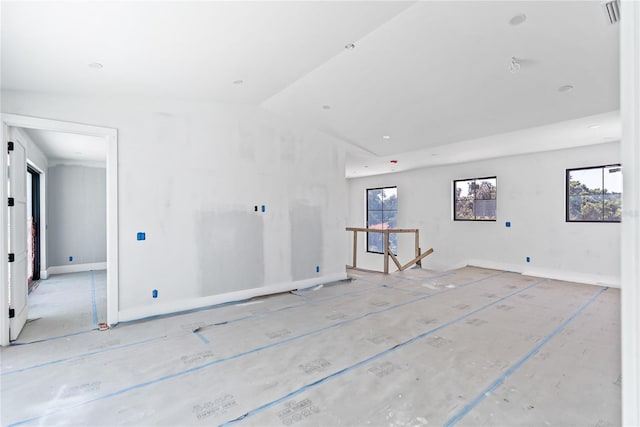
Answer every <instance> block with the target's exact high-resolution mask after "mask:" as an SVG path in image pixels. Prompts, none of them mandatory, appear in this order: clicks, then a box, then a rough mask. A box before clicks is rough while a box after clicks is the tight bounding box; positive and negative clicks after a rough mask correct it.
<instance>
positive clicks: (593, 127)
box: [589, 125, 600, 129]
mask: <svg viewBox="0 0 640 427" xmlns="http://www.w3.org/2000/svg"><path fill="white" fill-rule="evenodd" d="M599 127H600V125H591V126H589V129H598V128H599Z"/></svg>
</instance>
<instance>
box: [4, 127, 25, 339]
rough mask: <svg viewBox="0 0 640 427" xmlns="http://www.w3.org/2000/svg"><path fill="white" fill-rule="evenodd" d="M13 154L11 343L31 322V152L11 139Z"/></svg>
mask: <svg viewBox="0 0 640 427" xmlns="http://www.w3.org/2000/svg"><path fill="white" fill-rule="evenodd" d="M11 141H13V150H11V151H9V159H8V167H9V186H8V187H9V188H8V190H9V198H13V206H10V207H9V208H8V209H9V257H10V259H9V261H10V263H9V313H10V316H12V317H10V319H9V339H11V340H15V339H17V338H18V335H19V334H20V331H22V328H23V326H24V324H25V323H26V321H27V305H28V304H27V293H28V282H27V263H28V262H29V258H28V256H27V150H26V148H25V146H24V144H23V143H21V142H20V140H19V139H17V138H11Z"/></svg>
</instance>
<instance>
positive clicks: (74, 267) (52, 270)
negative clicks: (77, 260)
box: [41, 262, 107, 277]
mask: <svg viewBox="0 0 640 427" xmlns="http://www.w3.org/2000/svg"><path fill="white" fill-rule="evenodd" d="M106 269H107V263H106V262H92V263H88V264H70V265H54V266H52V267H49V268H48V269H47V277H49V276H50V275H53V274H65V273H77V272H79V271H91V270H106ZM41 274H42V273H41Z"/></svg>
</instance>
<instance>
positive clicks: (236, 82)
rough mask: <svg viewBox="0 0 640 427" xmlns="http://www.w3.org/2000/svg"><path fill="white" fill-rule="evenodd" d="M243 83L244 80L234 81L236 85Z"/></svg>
mask: <svg viewBox="0 0 640 427" xmlns="http://www.w3.org/2000/svg"><path fill="white" fill-rule="evenodd" d="M242 83H244V80H242V79H238V80H234V81H233V84H234V85H241V84H242Z"/></svg>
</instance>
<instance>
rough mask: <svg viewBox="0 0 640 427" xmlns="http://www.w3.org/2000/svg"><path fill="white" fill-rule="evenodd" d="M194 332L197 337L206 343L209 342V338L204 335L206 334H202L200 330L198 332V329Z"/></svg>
mask: <svg viewBox="0 0 640 427" xmlns="http://www.w3.org/2000/svg"><path fill="white" fill-rule="evenodd" d="M193 334H194V335H195V336H197V337H198V338H199V339H200V341H202V342H203V343H204V344H209V340H208V339H206V338H205V337H204V335H202V334H201V333H200V332H197V331H196V332H194V333H193Z"/></svg>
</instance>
